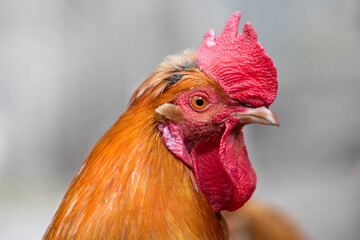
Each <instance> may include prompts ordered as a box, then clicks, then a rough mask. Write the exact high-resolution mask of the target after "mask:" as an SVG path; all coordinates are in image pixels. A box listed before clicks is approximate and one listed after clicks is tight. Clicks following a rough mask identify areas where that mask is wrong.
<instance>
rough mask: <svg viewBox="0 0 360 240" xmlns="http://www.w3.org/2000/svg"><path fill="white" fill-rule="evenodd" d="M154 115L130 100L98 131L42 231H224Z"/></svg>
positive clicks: (94, 235) (134, 234)
mask: <svg viewBox="0 0 360 240" xmlns="http://www.w3.org/2000/svg"><path fill="white" fill-rule="evenodd" d="M143 106H145V105H143ZM153 115H154V109H149V108H148V109H146V108H145V107H140V108H137V107H136V106H135V107H134V106H131V107H130V108H129V110H128V111H127V112H126V113H125V114H124V115H122V116H121V117H120V119H119V120H118V121H117V122H116V123H115V124H114V126H113V127H111V128H110V130H109V131H108V132H107V133H106V134H105V135H104V136H103V137H102V138H101V139H100V141H99V142H98V143H97V144H96V146H95V147H94V149H93V150H92V152H91V153H90V155H89V157H88V158H87V160H86V161H85V163H84V165H83V167H82V169H81V170H80V171H79V173H78V174H77V176H76V177H75V178H74V180H73V181H72V182H71V184H70V187H69V190H68V191H67V193H66V195H65V197H64V199H63V201H62V203H61V205H60V207H59V209H58V211H57V213H56V215H55V216H54V219H53V221H52V223H51V224H50V226H49V228H48V230H47V232H46V234H45V236H44V239H68V238H71V239H73V238H74V239H77V238H79V239H80V238H81V239H119V238H120V239H121V238H124V239H151V238H154V239H172V238H174V239H227V238H228V236H227V232H226V230H225V229H226V226H225V223H224V221H223V220H222V217H221V215H216V214H215V213H214V212H213V211H212V210H211V208H210V206H209V204H208V203H207V202H206V200H205V198H204V196H203V195H202V194H201V192H200V190H199V189H198V187H197V184H196V181H195V178H194V175H193V173H192V171H191V170H190V169H189V168H188V167H187V166H185V165H184V164H183V163H182V162H181V161H180V160H179V159H177V158H175V157H174V156H173V155H172V154H171V153H170V152H169V151H168V150H167V148H166V147H165V145H164V143H163V140H162V137H161V135H160V133H159V131H158V130H157V127H156V123H155V120H154V119H155V118H154V116H153Z"/></svg>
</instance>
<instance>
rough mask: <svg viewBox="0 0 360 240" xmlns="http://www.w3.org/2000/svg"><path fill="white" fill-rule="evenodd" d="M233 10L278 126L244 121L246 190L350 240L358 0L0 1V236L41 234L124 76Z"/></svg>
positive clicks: (359, 216) (123, 92)
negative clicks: (273, 84) (247, 29)
mask: <svg viewBox="0 0 360 240" xmlns="http://www.w3.org/2000/svg"><path fill="white" fill-rule="evenodd" d="M236 10H241V11H242V13H243V16H242V19H241V23H240V25H241V26H243V24H244V23H245V22H247V21H250V22H252V24H253V25H254V27H255V29H256V31H257V33H258V37H259V42H261V44H262V46H263V47H264V48H265V49H266V51H267V53H268V54H269V55H270V56H271V57H272V59H273V61H274V63H275V65H276V66H277V69H278V80H279V93H278V97H277V99H276V101H275V103H274V104H273V105H272V108H273V109H274V110H275V112H276V113H277V114H278V117H279V119H280V122H281V127H280V128H275V127H266V126H260V125H256V126H255V125H254V126H247V127H246V130H245V138H246V143H247V146H248V151H249V155H250V159H251V160H252V162H253V164H254V167H255V170H256V171H257V174H258V188H257V190H256V192H255V197H257V198H258V199H262V200H264V201H267V202H269V203H271V204H273V205H275V206H278V207H279V208H280V209H283V210H284V211H286V212H288V213H289V214H290V215H292V216H293V218H295V219H296V221H297V222H298V223H299V225H300V226H301V228H302V229H303V231H304V232H305V233H306V235H307V236H308V237H309V238H310V239H316V240H317V239H319V240H322V239H326V240H332V239H334V240H335V239H342V240H347V239H349V240H354V239H359V238H360V106H359V103H360V47H359V44H360V2H359V1H358V0H302V1H281V0H274V1H266V0H262V1H260V0H231V1H230V0H226V1H225V0H224V1H214V0H212V1H205V0H199V1H190V0H183V1H168V0H149V1H145V0H144V1H139V0H131V1H130V0H119V1H115V0H106V1H94V0H76V1H69V0H52V1H49V0H27V1H21V0H0V239H40V238H41V237H42V235H43V234H44V232H45V230H46V228H47V226H48V224H49V223H50V221H51V219H52V217H53V215H54V213H55V211H56V209H57V207H58V205H59V203H60V201H61V199H62V197H63V195H64V193H65V191H66V189H67V187H68V184H69V183H70V181H71V179H72V178H73V176H74V175H75V174H76V173H77V171H78V170H79V169H80V167H81V165H82V163H83V161H84V160H85V158H86V156H87V155H88V153H89V152H90V150H91V149H92V147H93V145H94V144H95V143H96V142H97V140H98V139H99V138H100V137H101V136H102V134H103V133H105V131H106V130H107V129H108V128H109V127H110V126H111V125H112V124H113V123H114V122H115V121H116V120H117V118H118V117H119V116H120V115H121V114H122V113H123V112H124V111H125V109H126V106H127V102H128V100H129V97H130V95H131V94H132V92H133V91H134V90H135V88H136V87H137V86H138V85H139V84H140V83H141V82H142V81H143V80H144V79H145V78H146V77H147V76H148V74H150V73H151V72H152V71H153V70H154V69H155V67H156V66H157V64H158V63H160V61H161V60H162V59H163V57H165V56H167V55H168V54H173V53H179V52H181V51H183V50H184V49H187V48H193V49H196V48H197V47H198V46H199V44H200V42H201V40H202V37H203V35H204V33H205V32H206V31H207V30H208V29H209V28H213V29H214V30H215V32H216V33H217V34H219V33H220V31H221V30H222V28H223V26H224V24H225V22H226V21H227V19H228V18H229V17H230V15H231V14H232V13H233V12H234V11H236ZM240 30H241V29H240Z"/></svg>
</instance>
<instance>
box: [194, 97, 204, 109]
mask: <svg viewBox="0 0 360 240" xmlns="http://www.w3.org/2000/svg"><path fill="white" fill-rule="evenodd" d="M207 104H208V101H207V100H206V99H205V98H203V97H200V96H195V97H193V98H192V99H191V105H192V106H193V107H194V108H196V109H203V108H204V107H206V105H207Z"/></svg>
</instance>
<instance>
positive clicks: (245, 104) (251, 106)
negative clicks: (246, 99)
mask: <svg viewBox="0 0 360 240" xmlns="http://www.w3.org/2000/svg"><path fill="white" fill-rule="evenodd" d="M240 104H241V105H243V106H245V107H250V108H253V107H254V106H253V105H251V104H249V103H240Z"/></svg>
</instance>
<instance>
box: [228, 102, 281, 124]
mask: <svg viewBox="0 0 360 240" xmlns="http://www.w3.org/2000/svg"><path fill="white" fill-rule="evenodd" d="M231 116H234V117H236V118H239V119H240V120H241V123H243V124H249V123H259V124H264V125H272V126H277V127H278V126H279V120H278V118H277V116H276V114H275V113H274V112H273V110H271V109H270V108H268V107H265V106H262V107H257V108H250V107H246V111H241V112H235V113H233V114H231Z"/></svg>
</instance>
